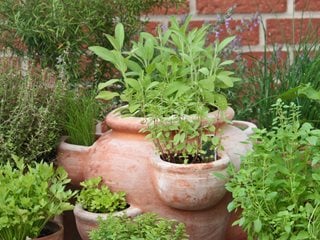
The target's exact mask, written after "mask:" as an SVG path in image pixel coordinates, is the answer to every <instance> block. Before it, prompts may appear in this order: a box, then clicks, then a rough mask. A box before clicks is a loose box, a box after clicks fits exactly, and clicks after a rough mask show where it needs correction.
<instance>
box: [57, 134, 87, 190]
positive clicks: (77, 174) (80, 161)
mask: <svg viewBox="0 0 320 240" xmlns="http://www.w3.org/2000/svg"><path fill="white" fill-rule="evenodd" d="M67 139H68V137H67V136H64V137H62V138H61V142H60V144H59V146H58V154H57V164H58V165H59V166H61V167H63V168H64V169H65V170H66V172H67V173H68V177H69V178H70V179H71V184H73V185H75V186H79V183H80V182H82V181H84V180H85V178H84V173H83V170H84V169H83V165H84V161H85V160H86V159H87V158H88V157H89V152H90V147H87V146H81V145H75V144H70V143H67V141H66V140H67Z"/></svg>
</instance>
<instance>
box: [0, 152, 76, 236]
mask: <svg viewBox="0 0 320 240" xmlns="http://www.w3.org/2000/svg"><path fill="white" fill-rule="evenodd" d="M12 160H13V161H14V162H15V163H16V168H13V167H12V166H11V165H10V163H9V162H10V161H8V163H7V164H5V165H2V166H1V167H0V239H1V240H26V238H27V237H30V238H35V237H37V236H39V233H40V231H41V230H42V228H43V227H44V226H45V224H46V223H47V222H48V221H49V220H50V219H52V218H53V217H54V216H57V215H59V214H61V213H62V212H63V211H65V210H71V209H72V207H73V206H72V205H71V204H70V203H69V202H68V200H69V199H70V198H71V197H72V196H73V195H74V193H72V191H71V190H68V191H66V190H65V186H66V184H67V183H69V182H70V180H69V179H67V173H66V172H65V171H64V170H63V169H62V168H58V169H57V170H55V169H54V167H53V165H52V164H50V165H49V164H47V163H35V164H34V165H32V166H26V165H25V164H24V159H20V158H18V157H16V156H13V157H12Z"/></svg>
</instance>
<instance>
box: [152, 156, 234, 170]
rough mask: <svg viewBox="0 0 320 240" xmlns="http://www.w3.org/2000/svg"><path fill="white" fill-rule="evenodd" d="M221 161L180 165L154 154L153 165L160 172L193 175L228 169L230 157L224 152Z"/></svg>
mask: <svg viewBox="0 0 320 240" xmlns="http://www.w3.org/2000/svg"><path fill="white" fill-rule="evenodd" d="M219 156H220V159H218V160H216V161H212V162H208V163H193V164H192V163H191V164H179V163H171V162H167V161H164V160H162V159H161V158H160V155H158V154H154V156H153V157H151V163H152V165H153V166H154V167H155V168H157V169H158V170H160V171H166V172H171V173H184V174H185V173H192V174H195V173H197V172H204V171H210V172H211V171H221V170H224V169H226V168H227V166H228V164H229V162H230V157H229V156H228V155H227V153H226V152H224V151H219Z"/></svg>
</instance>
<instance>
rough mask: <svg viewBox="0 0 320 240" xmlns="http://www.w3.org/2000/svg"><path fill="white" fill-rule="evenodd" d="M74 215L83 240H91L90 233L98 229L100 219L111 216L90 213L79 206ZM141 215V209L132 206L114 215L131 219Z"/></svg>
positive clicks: (74, 210) (76, 207)
mask: <svg viewBox="0 0 320 240" xmlns="http://www.w3.org/2000/svg"><path fill="white" fill-rule="evenodd" d="M73 213H74V216H75V219H76V224H77V229H78V232H79V234H80V236H81V239H82V240H89V232H90V231H92V230H93V229H95V228H97V227H98V218H102V219H106V218H107V217H108V216H109V215H110V213H92V212H88V211H86V210H84V209H83V208H82V207H81V206H80V205H79V204H77V205H76V206H75V208H74V209H73ZM141 213H142V211H141V210H140V209H139V208H135V207H132V206H130V207H129V208H127V209H125V210H123V211H120V212H115V213H112V214H113V215H115V216H121V215H127V216H129V217H135V216H137V215H139V214H141Z"/></svg>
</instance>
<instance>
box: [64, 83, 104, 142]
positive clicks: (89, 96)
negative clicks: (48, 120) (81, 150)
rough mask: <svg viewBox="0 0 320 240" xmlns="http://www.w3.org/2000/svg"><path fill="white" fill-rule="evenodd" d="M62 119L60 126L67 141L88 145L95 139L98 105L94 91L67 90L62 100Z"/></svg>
mask: <svg viewBox="0 0 320 240" xmlns="http://www.w3.org/2000/svg"><path fill="white" fill-rule="evenodd" d="M63 111H64V116H65V117H64V121H63V123H62V127H63V128H64V129H65V131H66V134H67V135H68V142H69V143H72V144H77V145H83V146H90V145H92V144H93V143H94V141H95V124H96V121H97V118H98V116H99V112H100V105H99V103H98V102H97V101H96V99H95V92H94V91H92V90H89V91H76V90H75V89H72V90H69V91H68V93H67V96H66V98H65V100H64V109H63Z"/></svg>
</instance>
